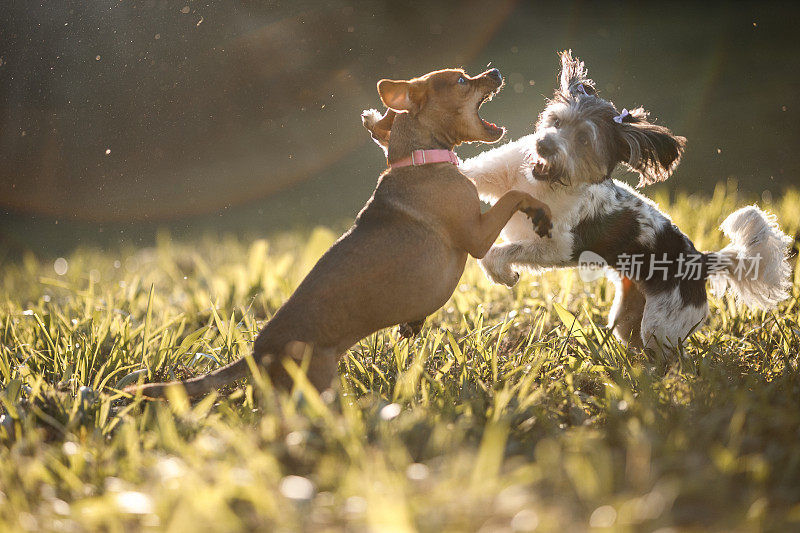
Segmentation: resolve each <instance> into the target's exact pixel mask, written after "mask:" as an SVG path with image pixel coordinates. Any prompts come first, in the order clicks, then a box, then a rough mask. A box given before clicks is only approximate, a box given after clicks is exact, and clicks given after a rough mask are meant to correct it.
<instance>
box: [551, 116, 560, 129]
mask: <svg viewBox="0 0 800 533" xmlns="http://www.w3.org/2000/svg"><path fill="white" fill-rule="evenodd" d="M553 127H554V128H560V127H561V119H558V118H554V119H553Z"/></svg>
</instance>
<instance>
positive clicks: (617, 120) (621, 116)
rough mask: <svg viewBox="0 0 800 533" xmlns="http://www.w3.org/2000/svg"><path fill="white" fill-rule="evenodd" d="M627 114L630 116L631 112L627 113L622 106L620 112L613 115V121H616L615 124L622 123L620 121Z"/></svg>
mask: <svg viewBox="0 0 800 533" xmlns="http://www.w3.org/2000/svg"><path fill="white" fill-rule="evenodd" d="M629 116H631V114H630V113H628V110H627V109H625V108H623V109H622V113H620V114H619V115H617V116H616V117H614V122H616V123H617V124H622V122H623V121H624V120H625V117H629Z"/></svg>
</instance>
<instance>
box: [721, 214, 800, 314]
mask: <svg viewBox="0 0 800 533" xmlns="http://www.w3.org/2000/svg"><path fill="white" fill-rule="evenodd" d="M720 229H721V230H722V232H723V233H724V234H725V235H726V236H727V237H728V238H729V239H730V241H731V243H730V244H729V245H728V246H726V247H725V248H723V249H722V250H720V251H719V252H713V253H710V254H709V259H710V264H711V265H712V266H713V265H714V264H715V263H716V264H718V265H720V267H722V265H724V268H720V269H719V270H718V271H717V272H716V273H713V272H712V274H711V276H710V277H709V281H710V282H711V290H712V291H713V292H714V294H716V295H718V296H721V295H722V294H723V293H724V292H725V291H726V290H727V289H728V288H730V289H731V291H732V292H733V294H734V295H735V296H736V300H737V301H738V302H740V303H743V304H744V305H746V306H747V307H753V308H757V309H772V308H774V307H775V306H776V305H777V304H778V303H779V302H781V301H783V300H785V299H786V298H788V297H789V296H790V294H791V289H792V283H791V279H790V278H791V273H792V269H791V267H790V266H789V261H788V260H787V253H788V250H789V246H790V245H791V243H792V239H791V238H790V237H788V236H787V235H786V234H784V233H783V231H781V228H780V227H779V226H778V223H777V221H776V219H775V215H768V214H767V213H765V212H764V211H762V210H761V209H759V208H758V207H757V206H755V205H750V206H747V207H743V208H741V209H739V210H738V211H734V212H733V213H731V214H730V216H728V218H726V219H725V221H724V222H723V223H722V225H721V226H720Z"/></svg>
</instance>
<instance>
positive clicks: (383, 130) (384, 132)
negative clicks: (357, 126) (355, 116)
mask: <svg viewBox="0 0 800 533" xmlns="http://www.w3.org/2000/svg"><path fill="white" fill-rule="evenodd" d="M396 115H397V113H395V111H394V110H393V109H387V110H386V113H384V115H383V116H381V114H380V113H379V112H378V110H377V109H365V110H364V112H363V113H361V123H362V124H364V127H365V128H367V130H368V131H369V134H370V135H372V139H373V140H374V141H375V142H376V143H378V146H380V147H381V148H383V151H384V152H386V151H387V150H388V149H389V134H391V133H392V124H393V123H394V117H395V116H396Z"/></svg>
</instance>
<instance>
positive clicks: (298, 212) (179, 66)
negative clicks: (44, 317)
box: [0, 0, 800, 259]
mask: <svg viewBox="0 0 800 533" xmlns="http://www.w3.org/2000/svg"><path fill="white" fill-rule="evenodd" d="M795 5H796V4H791V3H785V4H781V3H764V2H759V3H756V4H753V5H751V4H746V3H694V2H692V3H685V4H675V3H665V2H658V3H652V4H650V3H644V4H641V3H637V4H634V5H628V4H623V3H613V2H599V1H593V2H558V3H553V4H538V3H526V2H509V1H494V2H476V1H460V2H400V1H366V2H355V1H338V0H337V1H321V2H302V1H300V2H296V1H295V2H289V1H279V2H274V1H265V2H250V1H233V0H226V1H221V0H220V1H217V2H199V1H189V0H185V1H183V2H177V1H161V0H149V1H131V2H118V1H116V0H115V1H110V0H109V1H105V0H81V1H62V2H45V3H43V5H40V4H39V3H34V2H29V1H27V0H12V1H11V2H8V1H6V2H4V6H3V8H2V9H0V259H1V258H2V257H8V256H14V255H17V254H18V253H19V252H22V251H24V250H26V249H31V250H34V251H35V252H38V253H43V254H60V253H64V252H66V251H68V250H70V249H72V248H74V247H75V246H76V245H98V246H111V245H116V244H118V243H119V242H123V243H133V244H139V243H144V244H146V243H148V242H150V241H152V240H153V238H154V235H155V232H156V231H157V229H159V228H162V227H166V228H168V229H169V230H170V231H171V232H172V233H173V234H176V235H178V236H179V237H181V236H182V237H185V238H192V237H193V236H197V235H200V234H203V233H208V232H234V233H238V234H247V235H260V234H267V233H270V232H273V231H278V230H282V229H290V228H296V227H308V226H310V225H314V224H318V223H325V224H335V225H336V224H343V223H344V222H345V221H348V220H350V219H352V218H353V216H354V215H355V214H356V213H357V211H358V209H359V208H360V207H361V206H362V205H363V204H364V202H365V201H366V200H367V198H368V197H369V195H370V193H371V191H372V189H373V187H374V185H375V181H376V178H377V176H378V174H379V172H380V171H381V170H382V169H383V168H384V166H385V165H384V163H385V162H384V159H383V155H382V153H381V152H380V151H379V149H378V148H377V147H376V146H375V145H374V144H372V143H371V142H370V140H369V137H368V135H367V133H366V132H365V131H364V130H363V128H362V127H361V124H360V119H359V114H360V112H361V110H362V109H364V108H369V107H377V106H378V105H379V103H380V102H379V100H378V97H377V93H376V91H375V83H376V81H377V80H378V79H380V78H382V77H392V78H407V77H412V76H416V75H420V74H423V73H425V72H428V71H430V70H433V69H437V68H442V67H448V66H463V67H465V68H466V69H467V71H468V72H470V73H473V74H474V73H477V72H480V71H482V70H484V69H485V67H486V66H487V65H488V64H489V63H491V65H492V66H496V67H498V68H499V69H500V70H501V71H502V72H503V74H504V76H505V77H506V80H507V86H506V88H505V89H504V91H503V92H502V94H501V95H500V96H499V97H498V98H496V99H495V100H494V101H493V102H492V103H491V104H489V105H487V106H486V108H485V109H484V111H483V116H484V117H485V118H487V119H489V120H491V121H494V122H497V123H498V124H502V125H505V126H507V127H508V129H509V133H510V136H511V137H519V136H522V135H524V134H527V133H529V132H530V131H531V129H532V125H533V123H534V122H535V120H536V115H537V114H538V112H539V111H540V110H541V109H542V107H543V104H544V100H545V97H546V96H548V95H549V94H551V92H552V89H553V86H554V82H555V77H556V74H557V67H558V62H557V57H556V52H557V51H559V50H562V49H565V48H571V49H573V51H574V52H575V54H576V55H578V56H579V57H581V58H583V59H584V60H585V61H586V63H587V66H588V68H589V73H590V75H591V76H592V77H593V78H594V79H595V80H596V81H597V83H598V88H599V89H600V91H601V94H602V95H603V96H604V97H607V98H609V99H611V100H613V101H614V102H615V103H616V104H617V105H618V107H620V108H622V107H627V108H632V107H634V106H636V105H644V106H645V107H646V108H647V109H649V110H650V111H651V112H652V113H653V116H655V117H657V118H658V122H659V123H661V124H664V125H667V126H669V127H670V128H672V129H673V131H675V132H676V133H679V134H681V135H684V136H686V137H687V138H688V139H689V146H688V150H687V153H686V156H685V158H684V160H683V163H682V164H681V166H680V167H679V168H678V171H677V172H676V174H675V175H674V176H673V177H672V178H671V179H670V180H669V181H668V182H667V183H666V184H665V185H663V186H662V187H666V188H668V189H669V190H670V191H678V190H681V189H684V190H692V191H706V192H708V191H710V190H711V189H712V188H713V186H714V185H715V184H716V183H717V182H719V181H723V180H726V179H728V178H731V177H733V178H735V179H736V180H737V181H738V184H739V186H740V188H741V189H742V190H743V191H746V192H749V193H756V194H762V193H763V192H764V191H770V192H771V193H772V194H773V195H779V194H780V192H781V191H782V190H784V189H785V188H786V187H790V186H793V185H796V184H797V183H798V181H797V180H798V178H797V176H798V175H800V155H798V147H800V144H799V142H800V126H799V125H798V118H800V116H799V115H798V110H799V109H800V106H799V105H798V104H800V101H799V99H798V91H800V72H799V69H800V61H799V60H798V57H797V56H798V52H800V46H798V44H797V42H798V29H797V22H798V20H800V17H799V16H798V15H800V10H799V9H798V8H797V7H795ZM479 149H481V147H462V148H461V149H460V150H459V153H460V155H461V156H462V157H466V156H469V155H471V154H474V153H476V151H477V150H479ZM629 179H630V181H631V182H633V181H634V180H633V179H632V178H630V177H629Z"/></svg>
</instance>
